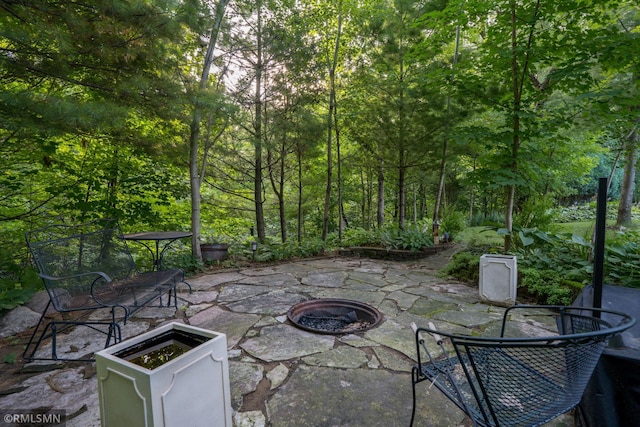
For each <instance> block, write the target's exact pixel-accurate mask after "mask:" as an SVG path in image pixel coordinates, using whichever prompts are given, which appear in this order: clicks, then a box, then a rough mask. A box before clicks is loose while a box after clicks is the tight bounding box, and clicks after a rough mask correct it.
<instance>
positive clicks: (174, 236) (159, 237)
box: [123, 231, 193, 270]
mask: <svg viewBox="0 0 640 427" xmlns="http://www.w3.org/2000/svg"><path fill="white" fill-rule="evenodd" d="M192 235H193V233H192V232H190V231H145V232H142V233H131V234H125V235H124V236H123V237H124V239H125V240H131V241H134V242H138V243H140V244H142V245H143V246H144V247H146V248H147V249H148V250H149V252H150V253H151V257H152V259H153V269H154V270H161V269H162V257H163V256H164V252H165V251H166V250H167V248H168V247H169V246H170V245H171V244H172V243H173V242H175V241H176V240H178V239H184V238H187V237H191V236H192ZM165 241H166V242H165ZM146 242H154V243H155V251H154V248H153V247H152V246H150V244H149V243H146ZM160 242H165V243H164V244H162V246H161V245H160Z"/></svg>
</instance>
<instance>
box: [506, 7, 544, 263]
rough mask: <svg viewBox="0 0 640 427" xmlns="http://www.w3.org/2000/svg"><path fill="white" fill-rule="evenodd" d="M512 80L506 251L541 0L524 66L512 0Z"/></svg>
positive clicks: (511, 225)
mask: <svg viewBox="0 0 640 427" xmlns="http://www.w3.org/2000/svg"><path fill="white" fill-rule="evenodd" d="M510 5H511V80H512V88H513V107H512V108H513V110H512V111H511V114H512V115H513V123H512V125H513V127H512V130H513V139H512V141H511V164H510V166H509V168H510V170H511V179H512V180H513V182H512V183H511V184H510V185H509V186H508V187H507V204H506V210H505V228H506V229H507V230H509V232H510V233H509V234H507V235H505V239H504V252H505V253H506V252H509V250H510V249H511V232H512V231H513V210H514V206H515V198H516V184H515V180H516V177H517V174H518V160H519V150H520V116H521V110H522V94H523V90H524V81H525V78H526V76H527V75H528V69H529V55H530V52H531V45H532V43H533V36H534V34H535V25H536V22H537V20H538V14H539V11H540V0H538V1H537V2H536V5H535V6H534V12H533V16H532V18H531V20H530V21H529V25H530V27H529V33H528V39H527V44H526V46H525V50H524V60H523V62H522V67H520V66H519V64H518V55H519V54H520V49H521V48H520V47H519V46H518V34H517V28H518V24H519V23H520V21H519V18H518V16H517V13H516V1H515V0H511V2H510Z"/></svg>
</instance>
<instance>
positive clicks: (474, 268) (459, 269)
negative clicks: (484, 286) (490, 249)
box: [438, 251, 480, 285]
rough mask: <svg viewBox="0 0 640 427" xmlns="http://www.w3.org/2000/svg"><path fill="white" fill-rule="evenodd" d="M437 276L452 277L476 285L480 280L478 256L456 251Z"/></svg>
mask: <svg viewBox="0 0 640 427" xmlns="http://www.w3.org/2000/svg"><path fill="white" fill-rule="evenodd" d="M438 276H440V277H443V278H447V277H454V278H455V279H457V280H460V281H462V282H465V283H469V284H474V285H477V284H478V283H479V281H480V256H479V255H477V254H475V253H471V252H466V251H465V252H458V253H456V254H455V255H454V256H453V258H452V259H451V262H449V263H448V264H447V265H446V266H445V267H444V268H443V269H442V270H440V272H439V273H438Z"/></svg>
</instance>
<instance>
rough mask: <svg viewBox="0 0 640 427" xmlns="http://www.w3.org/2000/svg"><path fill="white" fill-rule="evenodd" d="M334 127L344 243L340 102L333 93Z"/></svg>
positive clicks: (340, 229)
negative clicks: (339, 121) (339, 126)
mask: <svg viewBox="0 0 640 427" xmlns="http://www.w3.org/2000/svg"><path fill="white" fill-rule="evenodd" d="M333 96H334V100H333V125H334V126H335V132H336V162H337V163H336V165H337V168H338V176H337V179H338V242H342V233H343V231H344V229H345V228H346V224H345V223H346V219H345V216H344V206H342V159H341V154H340V129H339V128H338V100H337V99H336V98H335V97H336V92H335V91H333Z"/></svg>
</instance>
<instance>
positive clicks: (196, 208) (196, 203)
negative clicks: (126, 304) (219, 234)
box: [189, 0, 229, 260]
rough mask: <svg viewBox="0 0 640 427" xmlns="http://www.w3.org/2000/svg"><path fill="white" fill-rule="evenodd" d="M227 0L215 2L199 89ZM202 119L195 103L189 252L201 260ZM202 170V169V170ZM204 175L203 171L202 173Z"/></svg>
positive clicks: (205, 79)
mask: <svg viewBox="0 0 640 427" xmlns="http://www.w3.org/2000/svg"><path fill="white" fill-rule="evenodd" d="M228 3H229V0H219V1H218V3H217V4H216V11H215V16H214V20H213V27H212V29H211V34H210V36H209V45H208V46H207V53H206V55H205V58H204V64H203V66H202V74H201V76H200V85H199V89H200V90H204V89H206V87H207V84H208V82H209V72H210V70H211V64H212V62H213V51H214V49H215V46H216V43H217V41H218V34H219V33H220V26H221V25H222V18H223V17H224V12H225V9H226V7H227V4H228ZM201 120H202V107H201V106H200V105H199V104H198V103H196V105H195V106H194V108H193V118H192V120H191V126H190V135H189V183H190V187H191V231H192V232H193V235H192V236H191V253H192V255H193V256H194V257H195V258H196V259H200V260H202V253H201V252H200V202H201V200H200V187H201V186H202V177H201V175H200V168H199V167H198V145H199V139H200V121H201ZM203 172H204V171H203ZM203 175H204V173H203Z"/></svg>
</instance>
